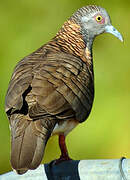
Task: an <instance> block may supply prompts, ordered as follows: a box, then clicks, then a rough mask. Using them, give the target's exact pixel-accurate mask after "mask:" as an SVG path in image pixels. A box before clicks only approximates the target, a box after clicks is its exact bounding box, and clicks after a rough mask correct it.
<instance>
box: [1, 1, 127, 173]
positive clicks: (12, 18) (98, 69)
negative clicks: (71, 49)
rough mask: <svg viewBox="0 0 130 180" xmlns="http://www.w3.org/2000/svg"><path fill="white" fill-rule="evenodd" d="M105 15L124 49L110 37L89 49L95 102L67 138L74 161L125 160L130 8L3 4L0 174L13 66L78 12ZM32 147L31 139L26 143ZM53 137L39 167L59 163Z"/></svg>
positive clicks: (121, 4) (122, 4)
mask: <svg viewBox="0 0 130 180" xmlns="http://www.w3.org/2000/svg"><path fill="white" fill-rule="evenodd" d="M88 4H97V5H100V6H102V7H104V8H106V9H107V11H108V12H109V14H110V16H111V19H112V24H113V25H114V26H115V27H116V28H117V29H118V30H119V31H120V32H121V33H122V34H123V36H124V40H125V41H124V43H121V42H120V41H119V40H118V39H116V38H115V37H114V36H112V35H110V34H103V35H100V36H99V37H97V38H96V40H95V42H94V47H93V57H94V71H95V100H94V105H93V109H92V112H91V115H90V116H89V118H88V120H87V121H86V122H85V123H83V124H81V125H79V126H78V127H77V128H75V129H74V130H73V131H72V132H71V133H70V134H69V135H68V137H67V145H68V149H69V152H70V155H71V157H72V158H73V159H101V158H120V157H121V156H126V157H128V158H130V151H129V149H130V142H129V139H130V120H129V118H130V58H129V47H130V32H129V31H130V30H129V29H130V23H129V21H130V20H129V18H130V11H129V9H130V4H129V1H126V0H124V1H122V0H114V1H112V0H109V1H101V0H98V1H97V0H95V1H91V0H88V1H86V0H62V1H61V0H53V1H46V0H37V1H32V0H19V1H18V0H13V1H10V0H6V1H4V0H2V1H1V2H0V174H1V173H5V172H7V171H9V170H11V166H10V162H9V159H10V132H9V126H8V120H7V118H6V115H5V112H4V98H5V93H6V90H7V87H8V82H9V80H10V76H11V74H12V71H13V68H14V66H15V65H16V63H17V62H18V61H19V60H20V59H21V58H23V57H24V56H26V55H28V54H29V53H31V52H32V51H34V50H36V49H37V48H39V47H40V46H41V45H42V44H44V43H45V42H47V41H49V40H50V39H51V38H52V37H53V36H54V35H55V34H56V32H57V31H58V30H59V28H60V27H61V25H62V24H63V23H64V21H65V20H66V19H67V18H68V17H69V16H71V15H72V13H73V12H74V11H76V10H77V9H78V8H80V7H82V6H85V5H88ZM30 141H31V139H30ZM59 154H60V151H59V148H58V143H57V137H52V138H51V139H50V140H49V142H48V144H47V147H46V151H45V156H44V160H43V163H44V162H49V161H50V160H52V159H54V158H58V156H59Z"/></svg>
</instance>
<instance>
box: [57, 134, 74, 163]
mask: <svg viewBox="0 0 130 180" xmlns="http://www.w3.org/2000/svg"><path fill="white" fill-rule="evenodd" d="M59 146H60V150H61V156H60V158H59V159H58V161H66V160H71V158H70V157H69V155H68V150H67V147H66V143H65V136H64V134H60V135H59Z"/></svg>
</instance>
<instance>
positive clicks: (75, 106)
mask: <svg viewBox="0 0 130 180" xmlns="http://www.w3.org/2000/svg"><path fill="white" fill-rule="evenodd" d="M31 86H32V93H33V95H35V96H36V97H37V98H36V99H37V103H38V104H39V105H40V107H41V108H42V109H44V110H46V112H48V113H49V114H51V115H55V116H56V117H57V118H60V117H61V116H62V114H63V113H64V112H68V111H70V109H71V113H72V114H70V115H73V116H75V117H76V119H77V121H79V122H82V121H84V120H85V119H86V118H87V116H88V114H89V113H90V110H91V107H92V102H93V93H94V92H93V79H92V76H91V74H90V73H89V70H88V69H87V67H86V65H85V64H84V63H83V62H82V61H81V60H80V59H79V58H76V57H74V56H72V55H69V54H65V53H56V54H54V53H53V56H52V55H51V54H50V55H48V56H47V62H44V64H43V66H42V67H41V68H40V70H39V71H38V72H37V73H36V74H35V76H34V78H33V81H32V85H31ZM67 118H68V116H67V117H66V119H67Z"/></svg>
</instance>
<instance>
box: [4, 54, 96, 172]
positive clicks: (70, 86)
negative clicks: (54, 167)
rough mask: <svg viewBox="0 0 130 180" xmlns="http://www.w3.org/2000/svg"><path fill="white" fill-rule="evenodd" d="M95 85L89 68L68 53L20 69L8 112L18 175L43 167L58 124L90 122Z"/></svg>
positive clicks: (25, 63) (31, 60) (8, 98)
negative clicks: (76, 121) (62, 121)
mask: <svg viewBox="0 0 130 180" xmlns="http://www.w3.org/2000/svg"><path fill="white" fill-rule="evenodd" d="M91 84H92V83H91V78H90V74H89V71H88V70H87V68H86V65H85V64H83V63H82V61H81V60H80V59H79V58H76V57H74V56H72V55H69V54H65V53H50V54H48V55H47V56H45V58H43V57H41V58H38V57H36V56H35V55H33V56H29V57H27V58H25V59H24V60H23V61H21V62H20V63H19V64H18V65H17V66H16V68H15V71H14V73H13V76H12V79H11V82H10V85H9V89H8V92H7V96H6V111H7V114H8V116H9V119H10V125H11V136H12V146H11V149H12V150H11V164H12V167H13V168H14V169H16V170H17V172H18V173H24V172H25V171H26V170H27V169H35V168H36V167H37V166H38V165H39V164H40V162H41V160H42V157H43V152H44V148H45V144H46V142H47V139H48V138H49V136H50V134H51V132H52V130H53V128H54V126H55V124H56V122H57V120H63V119H64V120H65V119H66V120H70V119H71V118H73V117H75V118H76V119H77V120H78V121H80V122H82V121H84V120H85V119H86V117H87V116H88V114H89V112H90V109H91V106H92V101H93V90H92V92H91V89H92V88H91V86H92V85H91Z"/></svg>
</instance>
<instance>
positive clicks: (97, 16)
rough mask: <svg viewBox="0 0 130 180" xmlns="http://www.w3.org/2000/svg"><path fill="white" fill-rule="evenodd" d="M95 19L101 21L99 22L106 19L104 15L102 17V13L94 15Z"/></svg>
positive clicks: (100, 22) (102, 22)
mask: <svg viewBox="0 0 130 180" xmlns="http://www.w3.org/2000/svg"><path fill="white" fill-rule="evenodd" d="M94 19H95V20H96V22H97V23H99V24H104V22H105V19H104V17H102V15H101V14H96V15H95V16H94Z"/></svg>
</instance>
